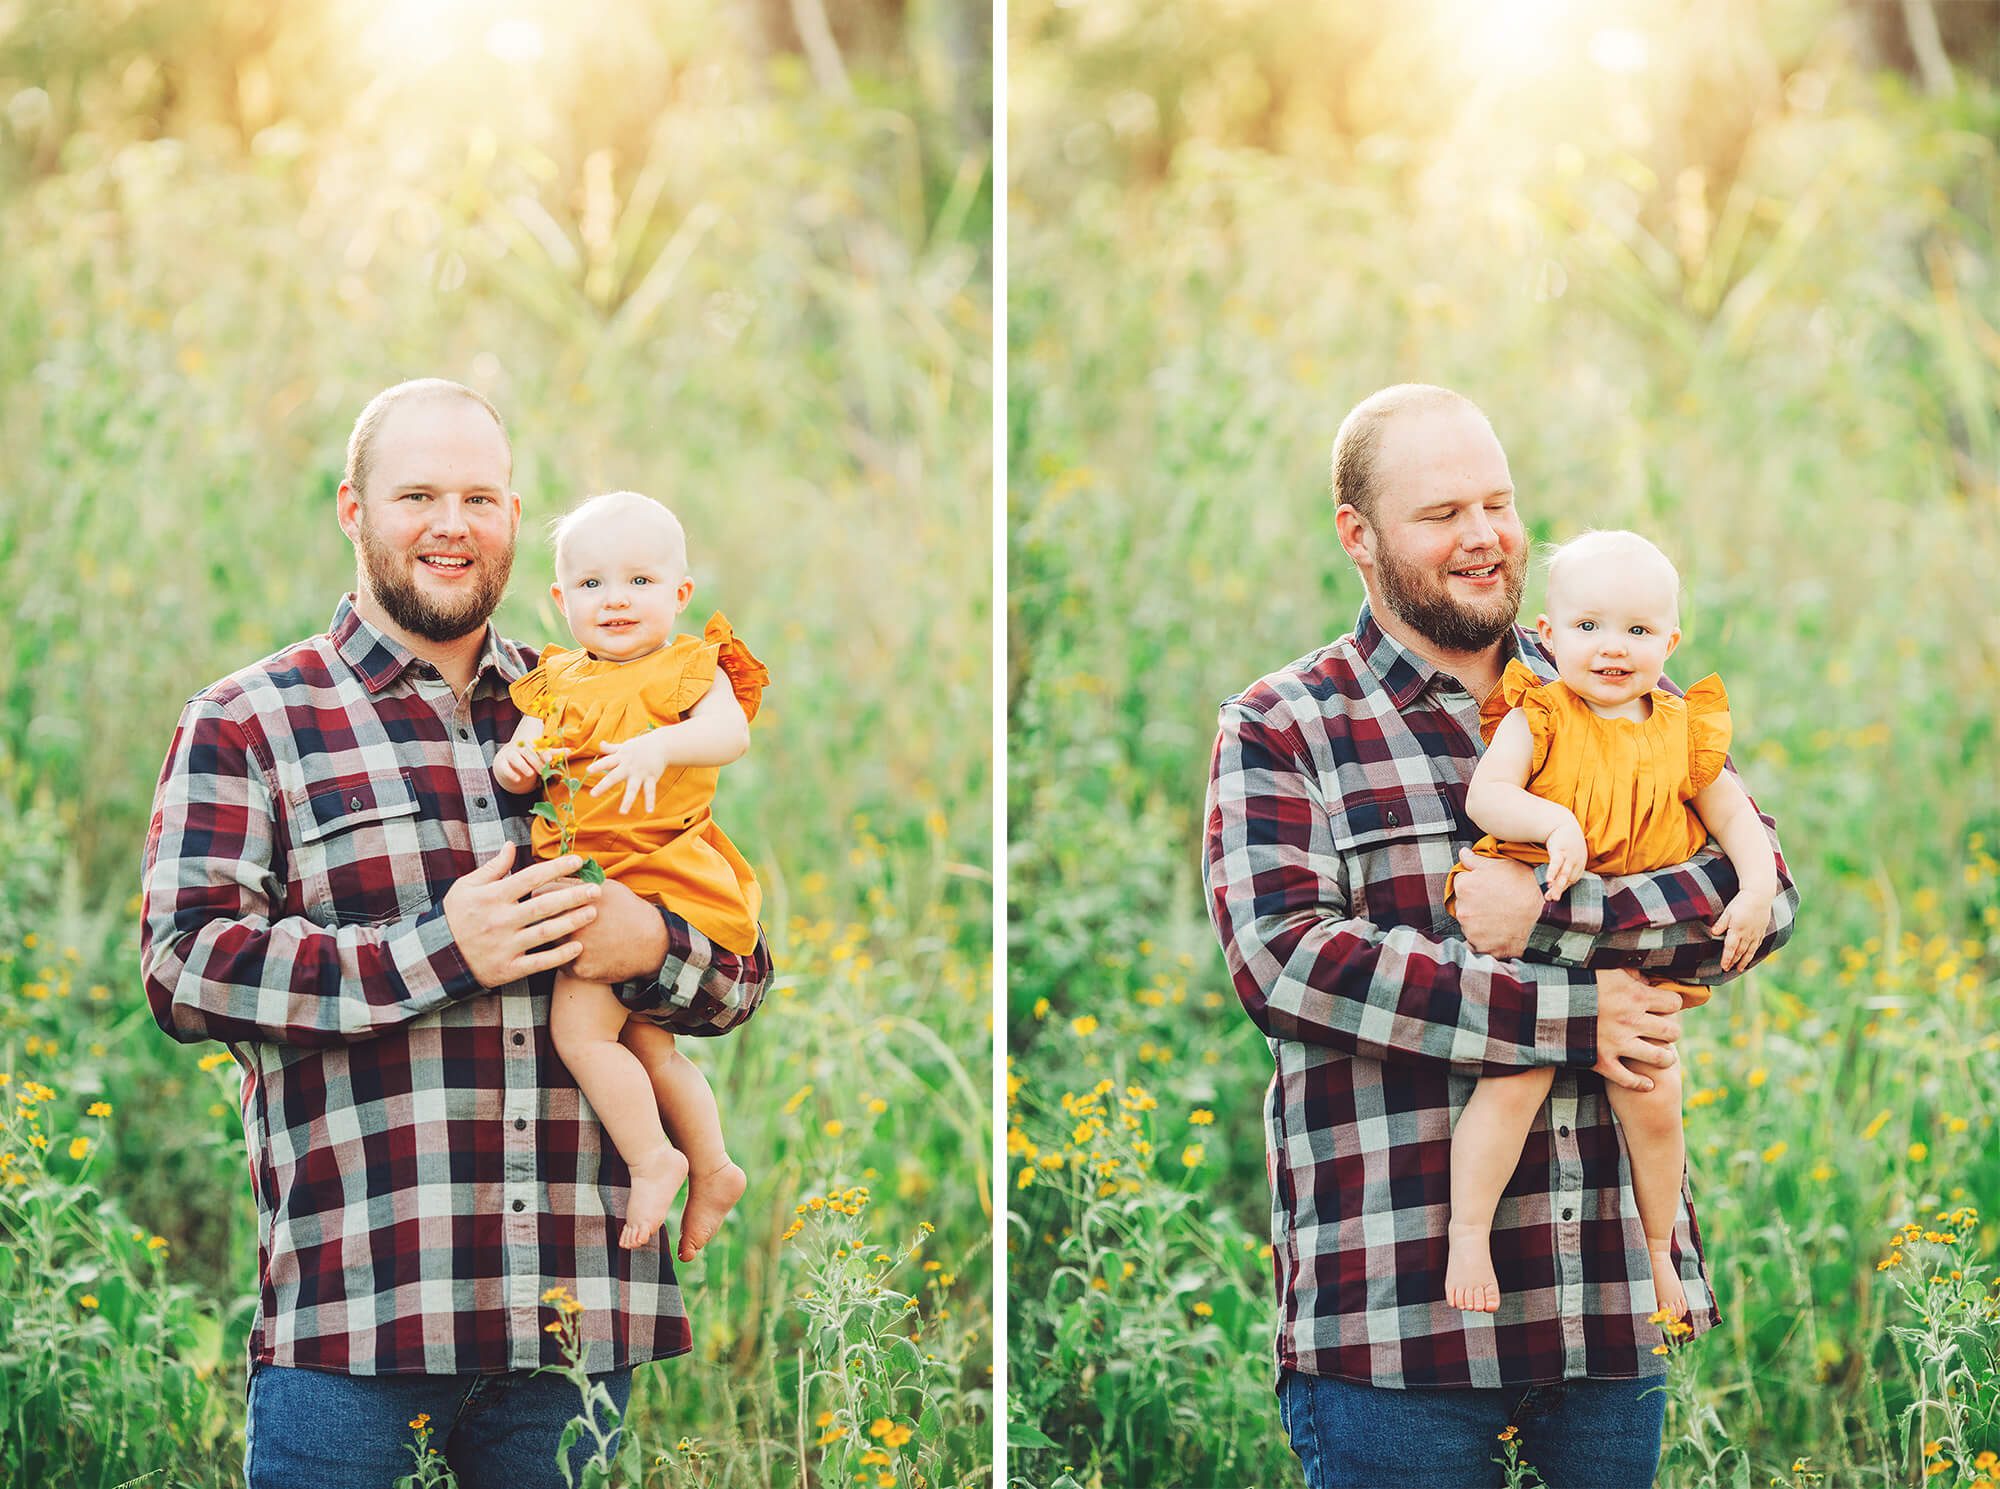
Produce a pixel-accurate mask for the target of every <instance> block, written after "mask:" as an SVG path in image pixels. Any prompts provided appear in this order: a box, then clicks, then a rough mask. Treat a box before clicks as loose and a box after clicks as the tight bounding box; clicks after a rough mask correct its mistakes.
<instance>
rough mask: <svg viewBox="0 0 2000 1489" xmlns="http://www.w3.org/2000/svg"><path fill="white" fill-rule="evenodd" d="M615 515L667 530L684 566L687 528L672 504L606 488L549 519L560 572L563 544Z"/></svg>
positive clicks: (551, 541) (552, 543)
mask: <svg viewBox="0 0 2000 1489" xmlns="http://www.w3.org/2000/svg"><path fill="white" fill-rule="evenodd" d="M614 518H617V519H632V518H636V519H637V520H639V521H641V522H648V523H651V524H653V525H654V526H655V527H656V528H657V529H658V530H659V531H661V532H663V533H665V534H666V536H667V539H668V541H669V542H671V543H672V544H673V546H674V548H675V550H676V552H677V553H678V555H679V558H680V561H681V565H682V567H684V568H685V567H686V565H687V529H686V528H684V527H682V526H681V520H680V518H678V517H676V516H675V515H674V514H673V510H672V508H670V507H668V506H667V504H666V503H665V502H663V501H660V500H658V499H657V498H655V497H650V496H647V495H646V494H645V493H644V492H641V491H603V492H599V493H598V494H597V495H596V496H589V497H585V498H584V499H583V500H582V501H580V502H578V503H577V504H576V505H575V506H573V507H571V508H570V509H569V510H568V511H567V512H564V513H562V514H561V515H559V516H557V517H554V518H551V519H550V521H549V544H550V546H551V547H553V548H554V550H555V561H556V571H557V573H561V571H562V565H563V545H564V544H565V543H566V542H567V541H568V540H569V539H570V538H571V537H573V536H575V534H576V533H577V532H578V531H580V530H581V529H582V528H584V527H587V526H589V525H591V524H593V523H597V522H603V521H608V520H611V519H614Z"/></svg>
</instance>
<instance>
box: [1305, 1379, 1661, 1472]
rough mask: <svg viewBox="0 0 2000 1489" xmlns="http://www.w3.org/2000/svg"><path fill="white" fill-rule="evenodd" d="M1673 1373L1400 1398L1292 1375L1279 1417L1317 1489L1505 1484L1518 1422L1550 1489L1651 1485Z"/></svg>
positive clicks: (1524, 1448)
mask: <svg viewBox="0 0 2000 1489" xmlns="http://www.w3.org/2000/svg"><path fill="white" fill-rule="evenodd" d="M1665 1384H1666V1381H1665V1378H1664V1377H1656V1378H1654V1379H1651V1380H1566V1381H1563V1382H1561V1383H1560V1384H1558V1385H1552V1386H1528V1387H1525V1388H1523V1389H1518V1390H1482V1389H1472V1390H1432V1391H1392V1390H1384V1389H1382V1388H1380V1387H1377V1386H1361V1385H1355V1384H1353V1383H1352V1382H1350V1381H1344V1380H1334V1379H1332V1378H1331V1377H1328V1376H1318V1375H1300V1374H1299V1373H1298V1372H1297V1371H1295V1370H1287V1371H1285V1372H1284V1373H1283V1374H1282V1376H1281V1377H1280V1378H1279V1381H1278V1415H1279V1417H1280V1418H1281V1419H1282V1420H1283V1421H1284V1424H1285V1433H1286V1435H1287V1436H1288V1437H1290V1438H1291V1440H1292V1451H1293V1452H1295V1453H1297V1454H1298V1455H1299V1461H1300V1462H1301V1463H1303V1464H1304V1465H1305V1470H1306V1484H1307V1489H1384V1486H1387V1485H1394V1486H1396V1489H1433V1486H1435V1489H1498V1486H1499V1485H1502V1484H1505V1483H1506V1482H1507V1477H1506V1475H1505V1474H1504V1473H1502V1472H1501V1469H1500V1465H1499V1464H1498V1463H1496V1462H1493V1461H1492V1460H1494V1459H1496V1458H1499V1457H1501V1456H1502V1454H1503V1452H1504V1449H1503V1448H1502V1447H1501V1445H1500V1443H1499V1441H1498V1439H1499V1435H1500V1432H1501V1431H1502V1429H1504V1428H1505V1427H1507V1426H1508V1425H1510V1424H1511V1425H1512V1426H1514V1427H1515V1428H1516V1429H1517V1430H1518V1432H1519V1434H1520V1435H1519V1436H1518V1438H1516V1442H1517V1443H1518V1444H1519V1446H1520V1449H1521V1457H1522V1458H1523V1459H1524V1460H1525V1461H1526V1462H1528V1463H1531V1464H1533V1465H1534V1467H1535V1471H1536V1472H1537V1473H1539V1474H1541V1476H1542V1479H1543V1481H1544V1482H1545V1483H1547V1484H1548V1486H1549V1489H1647V1486H1649V1485H1650V1484H1651V1483H1652V1482H1653V1473H1654V1470H1655V1469H1657V1468H1658V1467H1659V1464H1660V1429H1661V1427H1662V1425H1663V1424H1664V1422H1665V1420H1666V1414H1667V1395H1666V1392H1665V1391H1664V1390H1661V1389H1659V1388H1660V1387H1662V1386H1664V1385H1665Z"/></svg>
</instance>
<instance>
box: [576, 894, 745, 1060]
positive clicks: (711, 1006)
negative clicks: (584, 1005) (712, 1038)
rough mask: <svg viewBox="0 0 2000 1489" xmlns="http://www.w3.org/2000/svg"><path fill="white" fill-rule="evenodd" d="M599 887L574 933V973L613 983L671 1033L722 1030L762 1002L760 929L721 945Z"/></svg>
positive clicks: (651, 907)
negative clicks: (595, 907) (589, 919)
mask: <svg viewBox="0 0 2000 1489" xmlns="http://www.w3.org/2000/svg"><path fill="white" fill-rule="evenodd" d="M604 894H605V897H604V902H603V906H602V909H601V910H600V912H599V916H598V923H597V924H596V925H594V926H591V927H589V928H588V929H586V930H584V931H582V932H579V934H578V939H579V940H581V941H582V942H583V943H584V952H583V955H582V956H579V957H578V958H577V961H576V965H575V968H574V970H575V971H576V973H577V975H578V976H580V977H591V978H594V979H599V980H602V981H606V982H610V983H613V984H614V989H613V990H614V991H615V992H616V993H617V995H618V1000H619V1002H621V1003H623V1004H624V1005H625V1006H626V1007H627V1008H629V1009H631V1010H632V1011H633V1012H634V1013H645V1014H647V1015H649V1016H650V1017H651V1018H652V1019H653V1021H654V1022H656V1023H658V1024H659V1025H660V1027H662V1028H664V1029H667V1030H670V1031H672V1032H673V1033H676V1034H693V1035H709V1034H726V1033H728V1032H729V1031H730V1030H731V1029H734V1028H735V1027H736V1026H737V1025H738V1024H740V1023H742V1022H743V1021H744V1020H746V1019H748V1018H749V1017H750V1015H751V1014H753V1013H755V1012H756V1011H757V1010H758V1008H759V1007H761V1006H762V1005H763V1002H764V994H765V993H766V992H768V991H769V990H770V986H771V952H770V948H769V944H768V943H767V942H766V941H765V939H764V937H763V936H762V935H761V934H759V936H758V937H757V947H756V950H754V951H752V952H749V953H747V954H742V953H738V952H733V951H729V950H727V949H725V948H723V947H720V946H717V945H716V944H715V943H714V942H713V941H711V940H709V939H708V937H706V936H704V935H703V934H702V933H701V932H700V931H698V930H696V929H695V928H694V927H693V926H691V925H689V924H688V923H687V922H686V921H685V920H683V919H682V918H681V917H680V916H678V915H676V914H674V912H673V911H671V910H668V909H665V908H664V907H662V906H659V905H656V904H654V903H652V902H651V901H649V900H642V899H640V898H639V897H638V896H637V895H635V894H632V893H631V892H630V891H629V890H626V889H624V886H622V885H619V884H607V885H605V886H604ZM628 902H629V903H628Z"/></svg>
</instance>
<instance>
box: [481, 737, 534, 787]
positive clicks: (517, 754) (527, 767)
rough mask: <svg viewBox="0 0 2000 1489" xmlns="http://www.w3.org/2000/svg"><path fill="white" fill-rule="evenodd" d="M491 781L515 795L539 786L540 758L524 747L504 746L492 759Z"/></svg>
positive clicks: (515, 745)
mask: <svg viewBox="0 0 2000 1489" xmlns="http://www.w3.org/2000/svg"><path fill="white" fill-rule="evenodd" d="M493 779H494V780H496V781H498V782H499V783H500V784H501V785H502V786H504V787H505V788H506V789H507V790H509V791H512V792H514V793H515V794H516V795H521V794H523V793H526V792H529V791H532V790H534V789H535V787H537V786H538V785H540V784H541V780H542V757H541V755H540V753H539V752H537V751H535V750H531V749H529V748H528V747H527V746H526V745H517V744H511V743H510V744H504V745H502V746H500V752H499V753H498V754H497V755H495V756H494V757H493Z"/></svg>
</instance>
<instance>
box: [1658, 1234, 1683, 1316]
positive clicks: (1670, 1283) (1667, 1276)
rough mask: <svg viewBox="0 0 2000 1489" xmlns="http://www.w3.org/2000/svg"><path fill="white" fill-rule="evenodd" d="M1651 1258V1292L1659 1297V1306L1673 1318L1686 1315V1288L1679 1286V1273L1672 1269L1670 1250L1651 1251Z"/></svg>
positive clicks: (1672, 1258) (1671, 1253) (1672, 1262)
mask: <svg viewBox="0 0 2000 1489" xmlns="http://www.w3.org/2000/svg"><path fill="white" fill-rule="evenodd" d="M1650 1255H1651V1256H1652V1258H1653V1293H1654V1295H1655V1296H1656V1297H1657V1298H1658V1299H1659V1306H1660V1307H1661V1308H1663V1309H1665V1310H1666V1311H1667V1312H1668V1313H1671V1314H1672V1315H1673V1316H1674V1317H1675V1318H1685V1317H1687V1311H1688V1299H1687V1289H1686V1288H1684V1287H1682V1286H1681V1278H1680V1274H1679V1273H1678V1272H1676V1271H1675V1270H1674V1257H1673V1252H1672V1251H1671V1250H1660V1251H1655V1252H1651V1253H1650Z"/></svg>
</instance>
